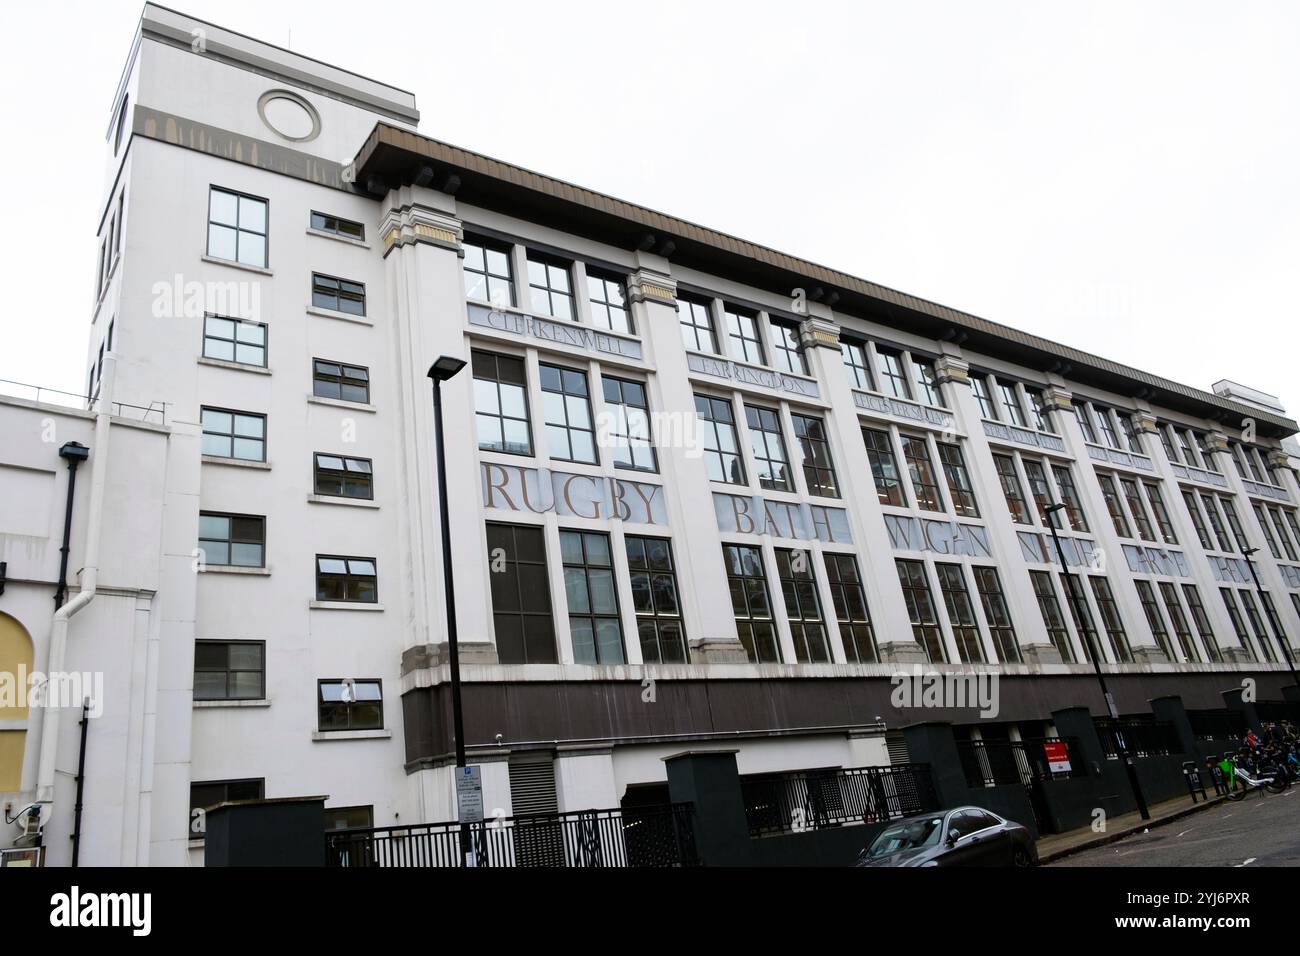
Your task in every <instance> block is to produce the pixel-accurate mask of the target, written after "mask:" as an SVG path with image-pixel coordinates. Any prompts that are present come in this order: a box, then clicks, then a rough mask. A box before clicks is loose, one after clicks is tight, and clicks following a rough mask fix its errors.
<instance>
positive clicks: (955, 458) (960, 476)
mask: <svg viewBox="0 0 1300 956" xmlns="http://www.w3.org/2000/svg"><path fill="white" fill-rule="evenodd" d="M936 444H937V447H938V449H939V462H940V464H942V465H943V473H944V476H945V477H946V478H947V479H948V493H949V495H950V496H951V497H952V507H953V510H954V511H955V512H957V514H959V515H961V516H963V517H965V518H978V517H979V516H980V510H979V507H978V506H977V505H976V504H975V489H974V488H973V487H971V482H970V473H969V472H968V471H967V470H966V460H965V459H964V458H963V457H962V453H961V446H960V445H951V444H949V443H948V442H942V441H941V442H937V443H936Z"/></svg>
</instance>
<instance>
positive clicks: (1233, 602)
mask: <svg viewBox="0 0 1300 956" xmlns="http://www.w3.org/2000/svg"><path fill="white" fill-rule="evenodd" d="M1219 595H1220V596H1221V597H1222V598H1223V606H1224V607H1225V608H1226V609H1227V611H1228V619H1229V620H1230V621H1232V629H1233V631H1234V632H1235V633H1236V635H1237V641H1238V643H1240V644H1241V646H1242V648H1243V649H1244V650H1245V651H1246V654H1247V655H1248V656H1249V657H1250V659H1251V660H1252V661H1257V660H1259V655H1258V654H1257V653H1256V651H1255V645H1254V644H1253V643H1252V642H1251V639H1250V635H1249V634H1248V633H1247V632H1246V622H1245V620H1244V619H1243V618H1242V616H1241V608H1239V607H1238V606H1237V598H1236V595H1235V593H1234V592H1233V590H1232V588H1219Z"/></svg>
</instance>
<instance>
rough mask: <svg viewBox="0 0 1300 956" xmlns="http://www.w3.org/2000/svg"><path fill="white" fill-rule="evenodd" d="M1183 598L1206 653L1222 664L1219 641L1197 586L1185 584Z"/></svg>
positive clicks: (1211, 658) (1212, 659) (1215, 661)
mask: <svg viewBox="0 0 1300 956" xmlns="http://www.w3.org/2000/svg"><path fill="white" fill-rule="evenodd" d="M1183 597H1184V598H1185V599H1186V601H1187V610H1188V611H1190V612H1191V615H1192V623H1193V624H1195V625H1196V633H1197V634H1199V635H1200V636H1201V643H1202V644H1204V645H1205V652H1206V653H1207V654H1209V655H1210V660H1211V661H1213V662H1214V663H1216V664H1218V663H1220V662H1221V661H1222V660H1223V652H1222V651H1220V650H1219V641H1218V639H1217V638H1216V637H1215V636H1214V627H1213V626H1212V625H1211V624H1210V615H1209V614H1207V613H1206V612H1205V605H1204V604H1202V603H1201V592H1200V591H1198V590H1197V589H1196V585H1195V584H1184V585H1183Z"/></svg>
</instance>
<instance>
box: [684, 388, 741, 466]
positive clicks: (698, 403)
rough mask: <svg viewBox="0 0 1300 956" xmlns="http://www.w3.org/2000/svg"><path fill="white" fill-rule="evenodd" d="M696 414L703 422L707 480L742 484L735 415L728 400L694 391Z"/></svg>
mask: <svg viewBox="0 0 1300 956" xmlns="http://www.w3.org/2000/svg"><path fill="white" fill-rule="evenodd" d="M695 414H696V415H698V416H699V417H700V419H701V421H702V423H703V425H702V432H703V434H704V464H705V466H706V467H707V468H708V470H709V480H710V481H723V482H726V483H727V484H732V485H743V484H745V466H744V463H743V462H742V461H741V458H740V446H739V445H738V444H737V443H736V419H735V414H734V412H733V411H732V408H731V402H729V401H727V400H725V399H722V398H711V397H710V396H708V395H696V396H695Z"/></svg>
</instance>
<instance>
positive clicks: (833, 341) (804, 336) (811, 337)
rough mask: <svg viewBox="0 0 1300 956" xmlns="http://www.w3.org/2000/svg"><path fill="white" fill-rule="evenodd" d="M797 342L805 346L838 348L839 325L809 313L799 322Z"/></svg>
mask: <svg viewBox="0 0 1300 956" xmlns="http://www.w3.org/2000/svg"><path fill="white" fill-rule="evenodd" d="M799 342H800V344H801V345H803V346H804V347H805V348H818V347H820V348H824V349H834V350H835V351H836V352H838V351H839V350H840V327H839V326H838V325H836V324H835V323H834V322H831V321H830V320H828V319H820V318H818V317H817V316H815V315H810V316H808V318H806V319H804V320H803V321H802V322H800V323H799Z"/></svg>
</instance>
